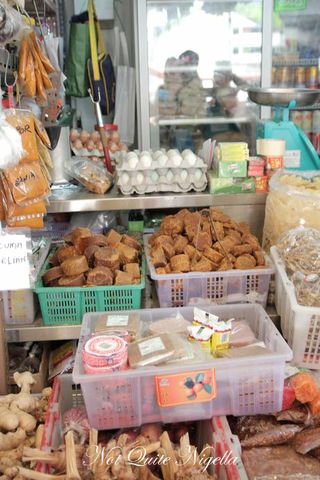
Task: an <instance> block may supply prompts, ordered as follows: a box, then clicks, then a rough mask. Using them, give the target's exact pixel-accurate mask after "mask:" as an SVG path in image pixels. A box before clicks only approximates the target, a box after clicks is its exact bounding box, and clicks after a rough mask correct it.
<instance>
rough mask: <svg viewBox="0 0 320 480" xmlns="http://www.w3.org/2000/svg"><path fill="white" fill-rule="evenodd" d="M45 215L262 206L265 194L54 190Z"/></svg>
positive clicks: (114, 189) (115, 188)
mask: <svg viewBox="0 0 320 480" xmlns="http://www.w3.org/2000/svg"><path fill="white" fill-rule="evenodd" d="M49 201H50V206H49V208H48V212H50V213H54V212H89V211H90V212H95V211H103V210H129V209H133V210H139V209H155V208H156V209H163V210H165V209H167V208H184V207H207V206H213V205H215V206H239V205H243V206H245V205H251V206H252V205H265V202H266V194H265V193H257V194H256V193H242V194H231V195H229V194H223V195H211V194H210V193H208V191H204V192H201V193H196V192H190V193H162V194H160V193H158V194H150V193H149V194H146V195H131V196H124V195H122V194H121V193H119V192H118V190H117V187H113V188H112V190H111V191H110V192H108V193H107V194H105V195H97V194H95V193H89V192H88V191H87V190H85V189H76V188H73V189H56V190H53V193H52V194H51V196H50V198H49Z"/></svg>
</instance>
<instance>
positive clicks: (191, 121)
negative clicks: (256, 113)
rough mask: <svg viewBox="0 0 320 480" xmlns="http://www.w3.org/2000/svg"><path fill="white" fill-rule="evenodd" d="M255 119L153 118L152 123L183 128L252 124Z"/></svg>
mask: <svg viewBox="0 0 320 480" xmlns="http://www.w3.org/2000/svg"><path fill="white" fill-rule="evenodd" d="M254 120H255V119H254V118H252V117H194V118H179V117H175V118H158V117H151V119H150V122H151V123H152V124H154V125H160V126H181V125H217V124H218V125H224V124H226V123H250V122H253V121H254Z"/></svg>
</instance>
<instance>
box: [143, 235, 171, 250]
mask: <svg viewBox="0 0 320 480" xmlns="http://www.w3.org/2000/svg"><path fill="white" fill-rule="evenodd" d="M149 243H150V245H151V246H152V247H153V246H154V247H161V245H162V244H164V243H170V244H171V245H173V238H172V237H170V235H163V234H162V233H161V232H157V233H155V234H154V235H152V236H151V238H150V240H149Z"/></svg>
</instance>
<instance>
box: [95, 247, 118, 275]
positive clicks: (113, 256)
mask: <svg viewBox="0 0 320 480" xmlns="http://www.w3.org/2000/svg"><path fill="white" fill-rule="evenodd" d="M94 263H95V266H96V267H98V266H103V267H109V268H111V269H112V270H118V269H119V268H120V254H119V252H118V250H117V249H116V248H112V247H103V248H99V250H97V251H96V252H95V253H94Z"/></svg>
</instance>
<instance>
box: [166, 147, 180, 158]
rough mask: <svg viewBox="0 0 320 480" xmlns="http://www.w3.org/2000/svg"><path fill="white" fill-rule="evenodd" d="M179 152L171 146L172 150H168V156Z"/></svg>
mask: <svg viewBox="0 0 320 480" xmlns="http://www.w3.org/2000/svg"><path fill="white" fill-rule="evenodd" d="M177 153H179V152H178V150H177V149H176V148H171V149H170V150H168V151H167V155H168V157H171V156H172V155H176V154H177Z"/></svg>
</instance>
